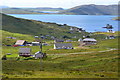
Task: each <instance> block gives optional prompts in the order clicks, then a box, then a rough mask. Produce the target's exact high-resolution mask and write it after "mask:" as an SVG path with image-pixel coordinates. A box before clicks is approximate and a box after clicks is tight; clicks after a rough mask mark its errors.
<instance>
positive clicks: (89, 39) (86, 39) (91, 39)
mask: <svg viewBox="0 0 120 80" xmlns="http://www.w3.org/2000/svg"><path fill="white" fill-rule="evenodd" d="M83 41H97V40H96V39H94V38H85V39H83Z"/></svg>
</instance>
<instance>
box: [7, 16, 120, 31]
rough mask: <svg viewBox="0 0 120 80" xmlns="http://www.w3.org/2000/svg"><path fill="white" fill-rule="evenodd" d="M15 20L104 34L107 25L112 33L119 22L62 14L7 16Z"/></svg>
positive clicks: (116, 28) (102, 18)
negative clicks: (111, 27) (19, 19)
mask: <svg viewBox="0 0 120 80" xmlns="http://www.w3.org/2000/svg"><path fill="white" fill-rule="evenodd" d="M8 15H11V16H14V17H17V18H24V19H31V20H37V21H42V22H51V23H57V24H67V25H69V26H74V27H78V28H83V30H86V31H87V32H98V31H100V32H106V31H107V29H105V28H103V27H106V25H107V24H110V25H112V26H113V27H114V28H113V30H114V31H118V27H119V25H118V23H119V21H116V20H112V19H113V18H115V17H117V16H114V15H64V14H8Z"/></svg>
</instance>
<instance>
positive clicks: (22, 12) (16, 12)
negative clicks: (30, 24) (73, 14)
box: [1, 7, 64, 14]
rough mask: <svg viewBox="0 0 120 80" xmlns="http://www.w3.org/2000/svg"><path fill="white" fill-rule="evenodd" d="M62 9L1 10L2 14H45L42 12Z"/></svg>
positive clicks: (60, 9)
mask: <svg viewBox="0 0 120 80" xmlns="http://www.w3.org/2000/svg"><path fill="white" fill-rule="evenodd" d="M62 10H64V9H63V8H50V7H38V8H15V7H14V8H2V11H1V12H2V13H6V14H45V13H43V12H42V11H62Z"/></svg>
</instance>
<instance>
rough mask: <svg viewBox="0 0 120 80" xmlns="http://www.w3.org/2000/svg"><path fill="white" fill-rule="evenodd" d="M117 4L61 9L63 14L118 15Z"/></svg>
mask: <svg viewBox="0 0 120 80" xmlns="http://www.w3.org/2000/svg"><path fill="white" fill-rule="evenodd" d="M117 11H118V6H117V5H94V4H90V5H81V6H77V7H73V8H71V9H68V10H64V11H61V13H63V14H76V15H117V14H118V12H117Z"/></svg>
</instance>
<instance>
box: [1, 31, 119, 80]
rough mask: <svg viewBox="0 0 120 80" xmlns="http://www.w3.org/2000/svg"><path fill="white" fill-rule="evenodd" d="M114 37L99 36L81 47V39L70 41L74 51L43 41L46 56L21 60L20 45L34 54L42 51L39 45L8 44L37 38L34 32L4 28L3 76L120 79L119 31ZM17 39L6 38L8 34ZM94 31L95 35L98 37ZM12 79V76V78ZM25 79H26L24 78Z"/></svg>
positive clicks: (5, 77) (8, 77)
mask: <svg viewBox="0 0 120 80" xmlns="http://www.w3.org/2000/svg"><path fill="white" fill-rule="evenodd" d="M95 34H96V35H95V36H97V35H100V34H101V35H111V34H108V33H95ZM114 35H115V36H117V37H116V38H115V39H107V40H105V39H102V37H99V36H98V37H97V40H98V43H97V45H91V46H84V47H80V46H79V44H80V43H79V42H78V41H74V42H71V43H72V44H73V46H74V49H73V50H64V49H63V50H54V49H53V40H44V41H45V42H47V43H48V44H49V45H48V46H43V52H44V53H47V58H45V59H43V60H42V63H40V60H39V59H38V60H35V59H34V58H32V57H29V58H21V59H19V60H18V58H17V57H18V50H19V48H21V47H27V48H31V49H32V52H31V54H32V55H33V54H34V53H35V52H37V51H39V50H40V49H39V46H19V47H12V46H5V45H13V44H14V42H15V41H16V40H18V39H25V40H27V41H34V37H33V36H31V35H25V34H20V33H11V32H7V31H3V36H2V40H3V46H2V55H6V53H12V55H7V60H3V61H2V68H3V69H2V70H3V74H2V75H3V76H2V77H3V79H5V80H6V79H8V80H9V79H10V78H11V79H12V78H118V60H119V59H120V58H119V57H118V52H119V51H118V46H119V45H118V39H119V37H118V33H115V34H114ZM9 36H12V37H16V38H17V39H15V40H12V39H7V38H6V37H9ZM95 36H94V34H93V37H95ZM12 80H13V79H12ZM21 80H22V79H21ZM23 80H24V79H23Z"/></svg>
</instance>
